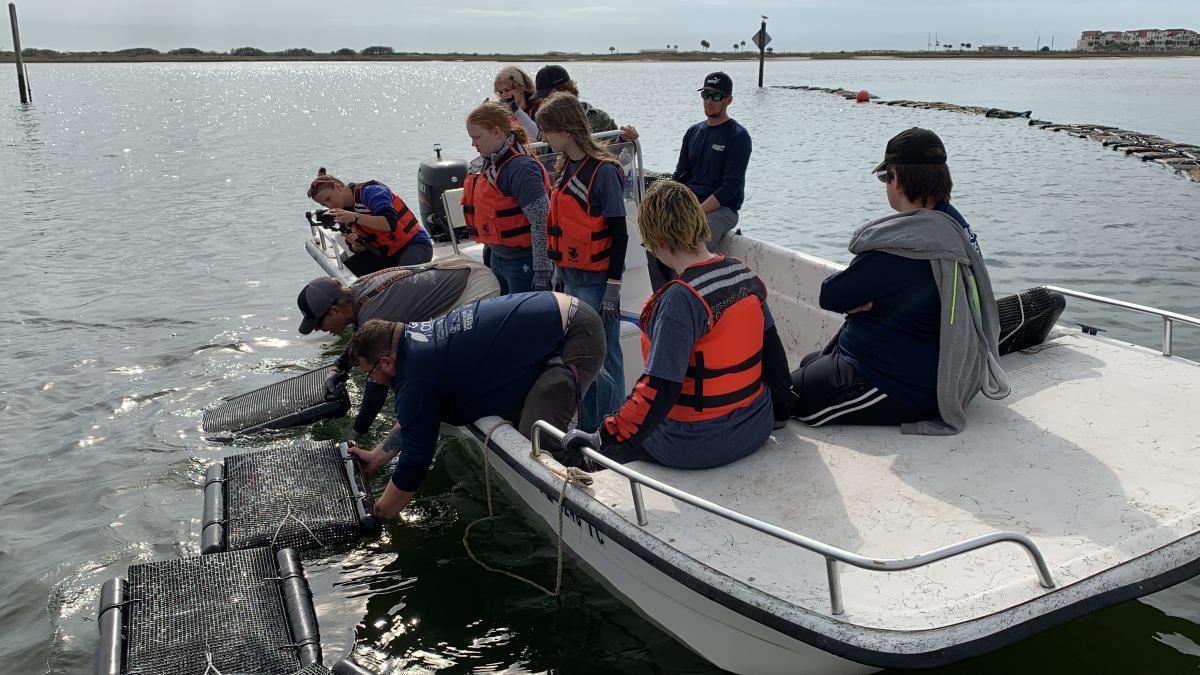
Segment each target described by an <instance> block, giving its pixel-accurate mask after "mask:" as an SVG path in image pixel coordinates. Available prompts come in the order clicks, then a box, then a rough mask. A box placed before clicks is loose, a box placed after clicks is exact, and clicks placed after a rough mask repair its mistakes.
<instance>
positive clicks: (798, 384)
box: [792, 349, 937, 427]
mask: <svg viewBox="0 0 1200 675" xmlns="http://www.w3.org/2000/svg"><path fill="white" fill-rule="evenodd" d="M792 391H793V392H795V394H796V396H797V397H798V398H799V401H798V402H797V403H796V406H795V407H794V408H793V409H792V417H795V418H797V419H799V420H800V421H801V422H804V423H805V424H808V425H810V426H814V427H819V426H821V425H823V424H828V423H834V424H870V425H896V424H901V423H904V422H920V421H923V420H927V419H932V418H933V417H936V416H937V411H936V410H934V411H927V410H916V409H913V408H911V407H910V406H908V405H905V404H904V403H902V402H901V401H898V400H896V399H895V398H893V397H891V396H888V395H887V394H885V393H883V391H882V390H881V389H879V388H878V387H874V386H872V385H871V384H869V383H868V382H867V381H866V380H864V379H863V377H862V375H861V374H859V372H858V371H857V370H855V368H854V366H852V365H850V364H849V363H847V362H846V360H845V359H843V358H842V357H840V356H838V353H837V350H836V349H835V350H832V351H829V352H828V353H822V352H813V353H811V354H809V355H808V356H806V357H804V359H803V360H802V361H800V367H799V368H797V369H796V370H795V371H793V372H792Z"/></svg>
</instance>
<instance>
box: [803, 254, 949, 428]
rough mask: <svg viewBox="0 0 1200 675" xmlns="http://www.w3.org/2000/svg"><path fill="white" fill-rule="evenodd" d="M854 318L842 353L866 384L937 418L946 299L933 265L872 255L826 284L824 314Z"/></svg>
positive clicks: (849, 321)
mask: <svg viewBox="0 0 1200 675" xmlns="http://www.w3.org/2000/svg"><path fill="white" fill-rule="evenodd" d="M868 302H873V303H875V305H874V307H872V308H871V309H870V310H867V311H865V312H859V313H856V314H850V315H848V316H847V317H846V324H845V326H844V327H843V328H842V332H841V335H840V336H838V344H837V350H838V353H839V354H840V355H841V356H842V358H844V359H846V361H848V362H849V363H850V364H851V365H852V366H854V368H855V369H856V370H858V372H859V373H860V374H861V375H862V377H863V379H864V380H866V381H867V382H868V383H869V384H871V385H872V386H874V387H879V388H880V389H882V390H883V392H884V393H885V394H887V395H888V396H892V397H895V398H896V399H898V400H899V401H900V402H901V403H903V404H904V405H906V406H909V407H910V408H913V409H915V410H925V411H929V412H930V413H931V414H936V413H937V409H938V408H937V367H938V345H939V342H940V333H939V330H940V327H941V312H942V304H941V298H940V296H939V295H938V290H937V285H936V284H935V283H934V280H933V270H932V268H931V266H930V263H929V261H928V260H914V259H911V258H902V257H900V256H897V255H892V254H891V253H882V252H879V251H868V252H867V253H863V254H861V255H857V256H855V257H854V260H852V261H851V262H850V266H849V267H847V268H846V269H845V270H843V271H841V272H838V273H837V274H834V275H832V276H830V277H829V278H827V279H825V281H824V282H822V283H821V308H822V309H827V310H830V311H833V312H845V311H847V310H850V309H854V308H855V307H861V306H862V305H865V304H866V303H868Z"/></svg>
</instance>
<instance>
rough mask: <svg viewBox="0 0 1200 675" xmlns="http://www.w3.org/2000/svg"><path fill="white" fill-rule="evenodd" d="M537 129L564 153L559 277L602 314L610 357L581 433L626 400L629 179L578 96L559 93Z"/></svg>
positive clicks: (554, 226) (552, 251) (554, 212)
mask: <svg viewBox="0 0 1200 675" xmlns="http://www.w3.org/2000/svg"><path fill="white" fill-rule="evenodd" d="M537 119H538V127H540V128H541V130H542V137H543V138H545V139H546V142H547V143H549V144H550V149H551V150H553V151H554V152H556V153H558V164H557V165H556V166H555V167H554V175H555V176H557V177H558V180H557V182H556V184H555V185H554V189H553V191H551V193H550V219H549V220H548V221H547V227H546V233H547V241H548V243H549V245H548V255H549V256H550V260H551V261H552V262H553V263H554V266H555V276H556V277H557V278H558V280H559V281H561V282H562V288H563V290H564V291H565V292H566V293H567V294H568V295H573V296H575V297H577V298H579V299H580V300H583V301H584V302H586V303H587V304H588V305H590V306H591V308H592V309H594V310H596V311H597V312H600V317H601V318H602V319H603V320H604V333H605V335H606V336H607V339H608V353H607V356H605V358H604V368H603V369H602V370H601V371H600V374H599V375H598V376H597V377H596V381H595V382H594V383H593V384H592V386H591V387H590V388H589V389H588V391H587V394H586V395H585V396H584V398H583V413H582V415H581V416H580V419H579V426H580V428H582V429H584V430H585V431H595V430H596V429H597V428H598V427H599V426H600V422H601V421H602V420H603V419H604V417H605V416H606V415H610V414H612V413H613V412H615V411H616V409H617V408H618V407H620V405H621V398H622V397H623V396H624V395H625V362H624V359H623V358H622V354H621V275H622V274H623V273H624V272H625V247H626V245H627V244H628V243H629V231H628V229H627V227H626V224H625V187H624V182H623V179H624V175H623V173H622V170H621V165H620V163H619V162H618V161H617V158H616V157H614V156H613V155H612V153H611V152H609V151H608V150H606V149H605V148H604V146H601V145H599V144H597V143H596V141H595V139H593V138H592V137H591V136H590V135H589V134H588V126H587V119H586V118H585V117H584V113H583V106H582V105H580V103H579V99H577V98H575V97H574V96H572V95H571V94H566V93H556V94H552V95H551V96H550V97H549V98H547V99H546V100H545V102H544V103H543V104H542V106H541V107H540V108H539V109H538V113H537Z"/></svg>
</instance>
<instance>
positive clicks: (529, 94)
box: [492, 66, 538, 138]
mask: <svg viewBox="0 0 1200 675" xmlns="http://www.w3.org/2000/svg"><path fill="white" fill-rule="evenodd" d="M492 86H493V91H495V92H496V98H498V99H500V102H501V103H503V104H504V105H507V106H508V109H509V111H510V112H511V113H512V117H513V119H514V120H516V122H517V124H520V125H521V128H523V129H524V130H525V133H526V134H528V135H529V137H530V138H537V137H538V128H537V122H535V121H534V120H533V116H534V115H535V114H536V113H537V110H536V108H535V107H534V105H533V102H532V100H531V99H532V98H533V93H534V92H535V91H536V88H535V87H534V85H533V78H532V77H529V73H526V72H525V71H524V70H521V69H520V68H518V67H517V66H504V67H503V68H501V69H500V72H498V73H496V81H495V83H493V85H492Z"/></svg>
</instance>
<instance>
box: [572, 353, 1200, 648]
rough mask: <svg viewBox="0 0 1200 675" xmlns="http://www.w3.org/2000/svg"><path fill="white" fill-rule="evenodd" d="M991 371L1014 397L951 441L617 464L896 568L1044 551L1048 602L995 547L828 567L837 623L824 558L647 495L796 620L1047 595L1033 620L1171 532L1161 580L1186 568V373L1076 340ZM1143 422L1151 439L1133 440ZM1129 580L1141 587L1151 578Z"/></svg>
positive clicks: (1191, 477)
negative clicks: (703, 465) (839, 606)
mask: <svg viewBox="0 0 1200 675" xmlns="http://www.w3.org/2000/svg"><path fill="white" fill-rule="evenodd" d="M1002 362H1003V364H1004V367H1005V369H1006V370H1007V372H1008V374H1009V377H1010V379H1011V382H1012V389H1013V391H1012V394H1011V395H1010V396H1009V397H1008V398H1007V399H1005V400H1003V401H991V400H987V399H985V398H983V397H982V396H980V397H978V398H977V399H976V400H975V401H974V402H973V403H972V404H971V406H970V408H969V410H968V413H969V416H970V418H969V427H968V429H967V430H966V431H965V432H964V433H962V434H960V435H958V436H949V437H931V436H906V435H902V434H901V433H900V432H899V430H898V429H896V428H894V427H855V426H829V427H821V428H810V427H807V426H805V425H802V424H800V423H798V422H792V423H790V424H789V425H788V427H786V428H785V429H783V430H780V431H778V432H776V433H775V435H774V436H773V437H772V439H771V440H770V441H769V442H768V444H767V445H766V446H764V447H763V448H762V449H761V450H759V451H758V452H757V453H755V454H754V455H752V456H750V457H748V458H745V459H743V460H741V461H739V462H736V463H734V464H732V465H729V466H727V467H722V468H721V469H716V470H710V471H680V470H673V469H668V468H664V467H661V466H656V465H653V464H649V463H646V462H636V463H632V464H630V465H629V466H630V468H632V469H635V470H637V471H640V472H642V473H645V474H646V475H648V476H651V477H654V478H657V479H659V480H661V481H663V482H666V483H669V484H671V485H673V486H675V487H678V488H679V489H682V490H685V491H687V492H690V493H692V494H694V495H697V496H699V497H703V498H705V499H709V500H711V501H713V502H716V503H719V504H721V505H723V506H726V507H728V508H731V509H734V510H736V511H739V512H741V513H743V514H746V515H748V516H752V517H754V518H758V519H760V520H763V521H766V522H768V523H772V524H774V525H777V526H779V527H783V528H785V529H788V530H791V531H793V532H796V533H798V534H802V535H805V536H808V537H811V538H814V539H817V540H819V541H822V542H825V543H828V544H831V545H834V546H837V547H840V548H843V549H846V550H848V551H851V552H855V553H859V554H862V555H865V556H870V557H876V556H877V557H879V558H899V557H908V556H912V555H916V554H918V553H922V552H925V551H928V550H931V549H934V548H938V547H941V546H945V545H948V544H952V543H955V542H958V541H962V540H965V539H968V538H971V537H974V536H977V535H981V534H986V533H989V532H993V531H996V530H1011V531H1016V532H1020V533H1023V534H1026V535H1028V536H1029V537H1031V538H1032V539H1033V540H1034V542H1035V543H1036V544H1037V546H1038V547H1039V548H1040V549H1041V551H1042V553H1043V554H1044V555H1045V557H1046V560H1047V563H1048V564H1049V566H1050V570H1051V572H1052V574H1053V575H1054V578H1055V581H1056V582H1057V584H1058V586H1059V588H1060V589H1063V591H1062V592H1057V593H1053V594H1050V592H1049V591H1047V590H1045V589H1043V588H1041V587H1040V586H1039V585H1038V583H1037V578H1036V576H1035V572H1034V568H1033V566H1032V564H1031V562H1030V560H1029V558H1028V557H1027V555H1026V554H1025V552H1024V551H1023V550H1022V549H1021V548H1020V547H1018V546H1016V545H1014V544H1010V543H1001V544H996V545H993V546H990V547H988V548H984V549H981V550H978V551H974V552H970V553H966V554H964V555H961V556H958V557H955V558H951V559H948V560H944V561H941V562H937V563H933V564H931V565H928V566H925V567H921V568H918V569H914V570H910V571H904V572H877V571H868V570H861V569H858V568H854V567H850V566H848V565H844V564H843V565H839V568H840V569H841V571H842V589H843V596H844V602H845V613H844V614H842V615H839V616H836V617H834V616H832V615H831V612H830V603H829V591H828V585H827V581H826V569H825V561H824V559H823V558H822V557H821V556H819V555H817V554H815V553H812V552H809V551H806V550H804V549H801V548H799V547H797V546H794V545H791V544H787V543H785V542H782V541H779V540H776V539H774V538H771V537H769V536H767V535H765V534H761V533H758V532H755V531H753V530H751V529H749V528H746V527H744V526H741V525H737V524H735V523H733V522H730V521H727V520H724V519H721V518H718V517H717V516H714V515H711V514H709V513H706V512H704V511H702V510H700V509H697V508H694V507H692V506H689V505H687V504H683V503H681V502H678V501H676V500H674V499H671V498H669V497H666V496H664V495H662V494H659V493H656V492H653V491H651V490H646V491H645V496H646V506H647V509H648V512H649V524H648V525H647V526H646V527H645V528H644V530H645V532H646V533H647V534H649V535H651V536H655V537H657V538H660V539H662V540H663V541H665V542H667V543H669V544H670V546H672V547H674V548H675V549H676V550H677V551H678V552H679V553H680V554H682V555H684V556H687V557H689V558H691V559H693V560H695V561H699V562H701V563H702V564H703V565H705V566H707V567H710V568H713V569H714V570H720V573H721V574H724V575H727V576H728V577H730V578H732V579H733V580H736V581H738V582H742V583H743V584H745V585H746V587H749V588H750V589H753V590H754V591H758V592H761V595H760V594H759V593H753V595H757V596H759V597H758V599H757V601H755V604H760V603H762V606H764V608H766V607H768V606H769V607H770V608H771V609H772V611H780V612H781V613H783V614H785V615H787V614H791V615H793V617H792V618H793V619H799V620H800V623H802V624H803V623H810V622H811V621H812V620H813V619H816V618H817V616H814V614H815V615H824V617H825V618H826V619H832V620H834V621H836V622H841V623H843V624H845V625H847V627H849V626H850V625H853V626H857V627H864V628H875V629H882V630H889V631H891V630H895V631H920V630H926V629H934V628H941V627H946V626H951V625H954V624H956V623H959V622H963V621H969V620H973V619H979V618H981V617H986V616H988V615H991V614H994V613H996V612H999V611H1000V610H1003V609H1005V608H1009V607H1013V606H1016V605H1018V604H1021V603H1023V602H1027V601H1030V600H1033V599H1036V598H1040V597H1043V596H1047V597H1045V600H1046V601H1047V603H1043V604H1044V606H1040V607H1038V608H1037V609H1036V610H1033V609H1032V608H1031V612H1032V613H1034V614H1042V613H1044V612H1045V611H1050V610H1052V609H1054V608H1055V607H1056V606H1063V605H1067V604H1071V603H1072V602H1075V601H1078V600H1080V599H1081V598H1082V597H1083V595H1094V594H1095V593H1096V592H1097V590H1098V589H1096V588H1089V589H1086V592H1085V590H1084V589H1082V588H1080V593H1081V595H1078V596H1077V595H1076V594H1073V593H1071V592H1070V589H1068V588H1066V587H1069V586H1071V585H1074V584H1079V582H1081V581H1083V580H1085V579H1088V578H1089V577H1092V576H1093V575H1097V574H1099V573H1101V572H1104V571H1105V570H1109V569H1110V568H1113V567H1114V566H1117V565H1120V564H1122V563H1125V562H1128V561H1131V560H1133V559H1135V558H1139V557H1141V556H1145V555H1147V554H1149V553H1151V552H1153V551H1156V549H1160V548H1162V547H1167V546H1168V545H1169V544H1172V542H1176V541H1177V540H1180V539H1184V540H1185V541H1183V542H1179V543H1178V544H1176V546H1175V548H1174V549H1173V550H1171V551H1166V550H1165V549H1164V551H1165V557H1164V560H1162V561H1160V562H1161V566H1162V568H1163V570H1164V571H1165V570H1169V569H1171V568H1174V567H1178V566H1179V565H1180V564H1181V562H1182V561H1181V559H1179V558H1178V556H1179V555H1184V556H1188V559H1194V558H1196V557H1197V549H1200V535H1198V534H1197V533H1198V531H1200V415H1198V414H1195V413H1196V412H1197V411H1196V409H1193V410H1192V412H1193V414H1186V413H1181V412H1180V406H1179V405H1178V402H1179V401H1183V400H1192V401H1196V400H1200V378H1197V365H1196V364H1194V363H1192V362H1190V361H1185V360H1181V359H1172V358H1164V357H1163V356H1161V355H1159V354H1157V353H1155V352H1151V351H1149V350H1145V349H1141V348H1130V346H1128V345H1125V344H1121V343H1116V342H1114V341H1111V340H1107V339H1104V338H1095V337H1091V336H1086V335H1082V334H1078V333H1075V332H1070V333H1068V332H1059V333H1058V334H1057V335H1056V336H1055V337H1053V339H1052V340H1050V341H1048V342H1047V343H1046V344H1044V345H1041V346H1039V347H1037V348H1035V349H1032V350H1028V351H1026V352H1019V353H1015V354H1010V355H1007V356H1005V357H1004V358H1003V359H1002ZM1102 380H1103V386H1100V384H1101V381H1102ZM1150 428H1152V429H1153V434H1150V433H1141V434H1139V433H1136V430H1140V429H1150ZM595 478H596V483H595V485H594V486H593V490H594V495H595V497H596V498H597V500H598V501H600V502H601V503H603V504H606V505H608V506H610V507H611V508H612V509H613V511H614V512H615V513H617V514H619V515H620V516H622V517H624V518H625V519H627V520H628V521H629V522H630V523H636V516H635V514H634V510H633V503H632V500H631V496H630V489H629V484H628V481H627V480H626V479H624V478H623V477H621V476H619V475H616V474H615V473H613V472H610V471H604V472H600V473H597V474H596V475H595ZM1163 553H1164V552H1160V555H1161V554H1163ZM1137 574H1138V575H1139V577H1138V578H1144V577H1147V576H1154V574H1153V570H1148V569H1141V570H1139V571H1138V572H1137ZM1102 583H1105V584H1118V585H1119V583H1120V582H1119V580H1117V579H1116V578H1115V577H1114V578H1110V579H1107V580H1105V581H1103V582H1102ZM1080 586H1083V585H1082V584H1080ZM1100 590H1102V589H1100ZM1048 594H1049V596H1048ZM1050 596H1053V599H1052V598H1051V597H1050ZM780 605H783V607H781V606H780ZM788 605H790V606H791V607H790V608H788V607H786V606H788ZM797 614H807V615H808V617H807V619H808V620H803V619H802V618H801V617H798V616H795V615H797ZM1027 618H1029V617H1028V616H1025V617H1021V616H1016V615H1014V616H1010V617H1008V618H1007V619H1005V621H1006V622H1018V621H1020V620H1023V619H1027ZM820 623H825V621H820Z"/></svg>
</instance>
